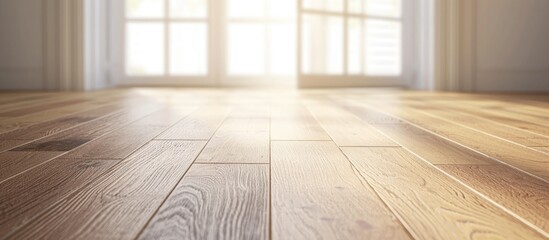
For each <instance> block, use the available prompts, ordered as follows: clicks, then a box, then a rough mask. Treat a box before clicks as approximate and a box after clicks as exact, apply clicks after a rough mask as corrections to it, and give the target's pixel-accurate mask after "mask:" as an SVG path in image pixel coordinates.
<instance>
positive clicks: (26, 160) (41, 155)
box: [0, 151, 63, 183]
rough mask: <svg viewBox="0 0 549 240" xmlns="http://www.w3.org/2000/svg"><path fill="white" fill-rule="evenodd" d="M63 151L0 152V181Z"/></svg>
mask: <svg viewBox="0 0 549 240" xmlns="http://www.w3.org/2000/svg"><path fill="white" fill-rule="evenodd" d="M62 154H63V152H22V151H17V152H14V151H7V152H3V153H0V183H1V182H3V181H5V180H6V179H8V178H11V177H13V176H15V175H17V174H19V173H21V172H23V171H25V170H27V169H29V168H32V167H34V166H36V165H40V164H42V163H44V162H47V161H49V160H52V159H54V158H55V157H58V156H60V155H62Z"/></svg>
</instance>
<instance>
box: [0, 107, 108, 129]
mask: <svg viewBox="0 0 549 240" xmlns="http://www.w3.org/2000/svg"><path fill="white" fill-rule="evenodd" d="M105 105H107V104H99V103H95V102H84V103H81V104H73V105H69V106H64V107H59V108H55V109H49V110H48V111H46V112H37V113H31V114H28V115H25V116H21V117H15V118H8V119H4V120H0V133H3V132H9V131H13V130H16V129H18V128H24V127H28V126H32V125H34V124H38V123H42V122H47V121H51V120H55V119H59V118H61V117H65V116H68V115H73V114H77V113H79V112H81V111H86V110H92V109H94V108H97V107H101V106H105Z"/></svg>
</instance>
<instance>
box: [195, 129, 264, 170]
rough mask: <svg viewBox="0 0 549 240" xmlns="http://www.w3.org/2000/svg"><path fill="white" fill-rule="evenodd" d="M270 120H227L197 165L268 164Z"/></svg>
mask: <svg viewBox="0 0 549 240" xmlns="http://www.w3.org/2000/svg"><path fill="white" fill-rule="evenodd" d="M269 128H270V127H269V119H265V118H228V119H227V120H225V122H224V123H223V124H222V125H221V127H220V128H219V130H217V132H216V133H215V135H214V136H213V137H212V139H211V140H210V142H209V143H208V145H207V146H206V148H205V149H204V151H203V152H202V153H201V154H200V156H199V157H198V159H197V162H201V163H269Z"/></svg>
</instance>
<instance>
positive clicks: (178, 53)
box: [170, 23, 208, 75]
mask: <svg viewBox="0 0 549 240" xmlns="http://www.w3.org/2000/svg"><path fill="white" fill-rule="evenodd" d="M207 31H208V27H207V26H206V23H172V24H171V25H170V42H171V43H170V73H171V74H173V75H205V74H207V73H208V32H207Z"/></svg>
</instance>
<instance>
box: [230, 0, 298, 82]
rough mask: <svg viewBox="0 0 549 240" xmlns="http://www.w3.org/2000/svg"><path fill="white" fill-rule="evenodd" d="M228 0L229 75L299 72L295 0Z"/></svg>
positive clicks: (291, 73) (275, 74)
mask: <svg viewBox="0 0 549 240" xmlns="http://www.w3.org/2000/svg"><path fill="white" fill-rule="evenodd" d="M227 1H228V4H227V19H228V20H227V32H228V43H227V45H228V58H227V65H228V66H227V68H228V74H229V75H237V76H238V75H270V76H277V75H278V76H283V75H286V76H291V75H295V71H296V50H295V49H296V45H297V44H296V34H295V33H296V25H295V15H296V11H295V10H296V2H295V0H227Z"/></svg>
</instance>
